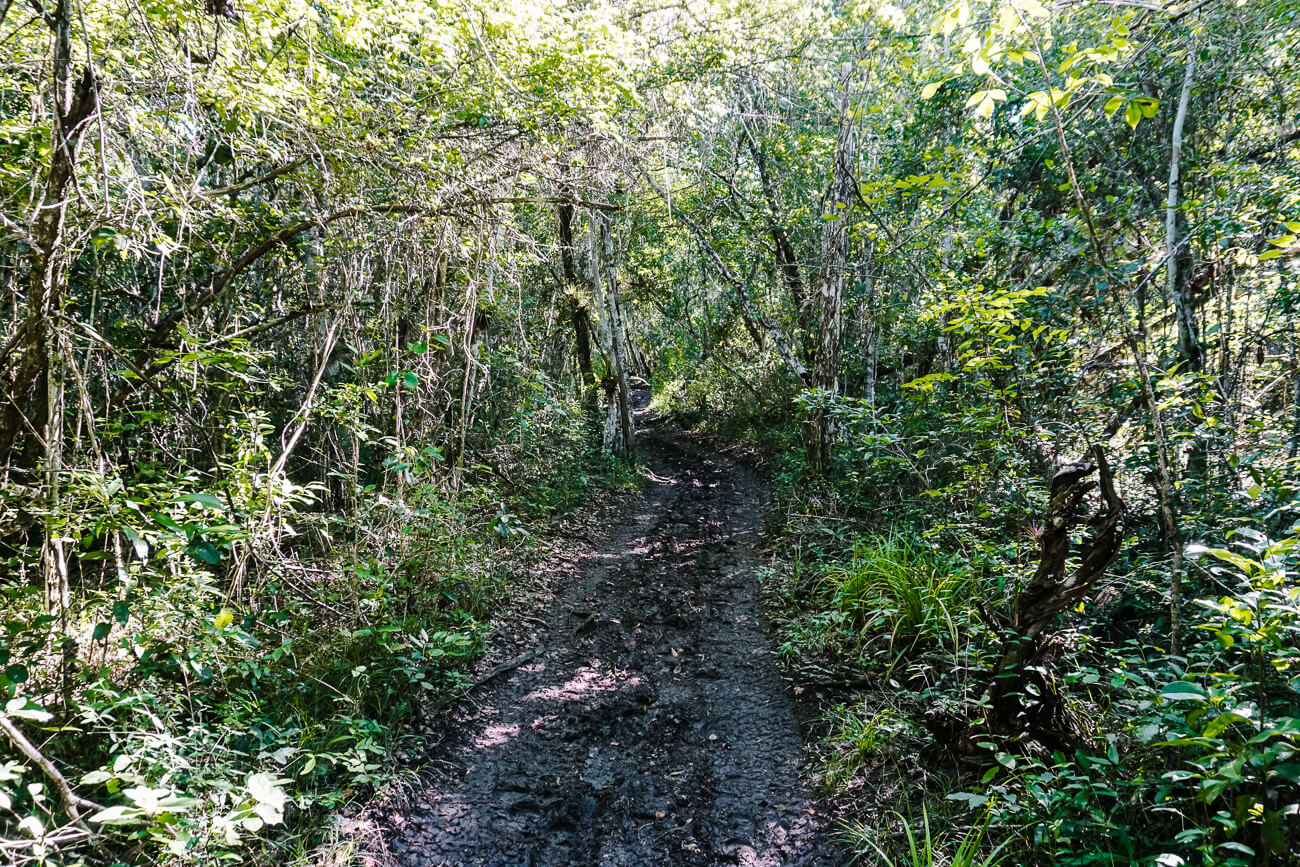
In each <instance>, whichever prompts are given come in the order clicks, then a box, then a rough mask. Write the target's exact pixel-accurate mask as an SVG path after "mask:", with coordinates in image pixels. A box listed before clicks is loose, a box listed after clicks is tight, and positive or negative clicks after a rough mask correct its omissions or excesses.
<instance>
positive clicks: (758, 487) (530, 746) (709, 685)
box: [386, 422, 843, 867]
mask: <svg viewBox="0 0 1300 867" xmlns="http://www.w3.org/2000/svg"><path fill="white" fill-rule="evenodd" d="M639 447H640V449H641V454H642V458H643V461H644V464H645V466H646V469H647V470H648V473H649V476H650V479H651V484H650V485H648V487H647V489H646V491H645V492H644V493H643V495H641V496H639V497H637V498H635V499H634V500H633V501H632V502H631V503H630V504H629V505H628V506H627V507H626V508H625V509H624V510H623V512H622V513H621V515H619V516H618V517H619V520H618V521H616V522H615V525H614V526H613V527H612V528H610V529H608V530H607V531H606V532H605V534H604V536H603V538H600V539H597V540H596V541H595V542H594V543H593V545H592V549H593V550H591V551H590V552H588V553H586V554H585V555H583V556H582V557H581V558H580V560H579V562H578V568H577V570H576V574H575V575H574V576H573V577H572V578H571V579H570V580H569V582H568V586H566V587H564V588H562V589H561V590H560V591H559V592H558V593H557V595H556V596H555V598H554V599H553V600H551V601H550V602H549V603H548V604H547V605H546V606H545V607H544V608H543V610H542V612H540V622H541V623H543V624H544V627H542V628H541V629H540V630H539V634H537V635H536V636H535V637H534V638H533V642H534V646H535V647H536V648H537V649H536V651H535V652H536V655H535V656H531V657H528V658H527V661H526V662H525V663H523V664H518V665H515V666H513V667H511V668H510V669H509V670H508V671H502V672H501V673H500V674H498V675H497V676H495V677H493V678H492V679H491V680H490V681H488V682H487V683H485V684H484V685H483V686H481V687H480V688H479V689H477V690H476V691H474V692H473V693H471V694H470V695H469V696H468V697H467V698H466V699H465V700H463V701H462V702H461V703H460V705H459V706H458V707H457V709H456V710H455V711H453V712H452V714H451V715H450V718H449V719H448V720H447V722H446V726H445V739H444V740H443V742H442V743H441V744H440V745H439V746H438V747H437V749H436V751H435V752H434V754H433V755H430V756H429V757H428V759H429V762H430V768H431V770H430V772H429V774H428V775H427V783H426V786H427V788H426V789H425V790H424V791H422V792H420V793H419V794H417V795H416V796H415V797H414V798H413V799H412V802H411V804H410V805H409V806H408V807H407V808H406V809H405V810H404V811H402V813H401V814H400V815H399V816H396V817H394V819H393V820H392V821H390V823H389V824H388V830H387V834H386V837H387V840H386V842H387V848H388V850H389V851H390V852H391V853H393V855H395V856H396V860H397V862H398V863H399V864H402V865H410V867H424V865H493V867H497V865H500V867H522V865H529V867H552V865H610V867H624V865H627V867H632V865H636V867H643V865H687V867H691V865H715V864H739V865H763V867H767V865H836V864H840V863H842V861H843V859H842V857H841V856H840V855H839V854H838V853H837V852H836V851H835V850H834V849H833V848H832V847H831V845H830V844H829V843H828V842H827V840H826V837H827V829H826V822H825V820H824V818H823V817H821V816H820V815H819V814H818V812H817V810H816V807H815V803H814V800H813V798H812V795H811V793H810V789H809V786H808V784H807V782H806V780H805V779H804V777H803V775H802V774H801V769H802V768H801V766H802V757H803V756H802V740H801V736H800V730H799V726H798V722H797V719H796V716H795V711H794V707H793V705H792V702H791V699H790V697H789V695H788V693H787V689H786V687H785V685H784V684H783V683H782V681H781V678H780V676H779V673H778V670H777V666H776V661H775V657H774V654H773V651H772V647H771V644H770V642H769V640H768V638H767V636H766V635H765V634H764V630H763V620H762V605H761V601H760V598H759V587H758V581H757V580H756V577H755V567H756V566H757V565H758V559H757V556H756V554H755V552H754V544H755V541H756V537H757V534H758V530H759V520H760V506H761V498H762V496H763V493H764V488H763V486H762V484H761V483H760V482H759V480H758V479H757V478H756V477H755V475H754V474H753V473H752V472H751V471H750V470H748V469H747V468H745V467H743V466H742V465H740V464H738V463H737V462H735V461H733V460H731V459H729V458H727V457H725V456H724V455H722V454H719V453H718V452H716V451H713V450H712V449H709V448H707V447H705V446H702V445H700V444H698V443H694V442H692V441H691V440H690V438H689V437H687V436H685V435H683V434H680V433H678V432H675V431H674V430H673V429H671V428H669V427H667V426H663V425H659V424H655V423H653V422H652V423H651V425H650V426H649V427H647V428H645V429H643V430H642V431H641V433H640V435H639ZM517 659H518V657H516V660H515V661H517Z"/></svg>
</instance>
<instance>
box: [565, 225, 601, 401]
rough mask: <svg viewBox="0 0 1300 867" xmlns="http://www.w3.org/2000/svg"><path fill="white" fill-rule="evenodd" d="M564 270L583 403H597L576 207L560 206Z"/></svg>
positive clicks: (589, 320)
mask: <svg viewBox="0 0 1300 867" xmlns="http://www.w3.org/2000/svg"><path fill="white" fill-rule="evenodd" d="M560 267H561V269H562V270H563V272H564V283H565V286H564V294H565V297H566V298H568V307H569V309H568V314H569V321H570V322H571V323H572V324H573V340H574V347H575V350H576V351H577V355H578V376H579V378H580V379H581V383H582V394H583V403H585V404H587V405H588V406H590V407H594V406H595V403H596V374H595V373H594V372H593V369H592V366H591V317H590V316H589V315H588V313H587V305H586V304H585V303H584V302H583V299H582V296H581V295H580V294H579V293H578V287H579V286H580V285H581V282H580V281H579V279H578V268H577V264H576V263H575V261H574V250H573V205H571V204H569V203H567V202H566V203H564V204H562V205H560Z"/></svg>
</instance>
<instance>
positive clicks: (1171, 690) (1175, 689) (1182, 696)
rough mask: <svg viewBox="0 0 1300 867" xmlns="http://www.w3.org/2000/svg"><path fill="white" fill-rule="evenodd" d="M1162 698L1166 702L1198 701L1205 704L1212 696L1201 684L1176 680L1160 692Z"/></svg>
mask: <svg viewBox="0 0 1300 867" xmlns="http://www.w3.org/2000/svg"><path fill="white" fill-rule="evenodd" d="M1160 697H1161V698H1163V699H1165V701H1196V702H1201V703H1205V702H1208V701H1209V700H1210V695H1209V693H1207V692H1206V691H1205V688H1204V687H1202V686H1200V685H1199V684H1195V683H1190V682H1188V681H1185V680H1176V681H1174V682H1173V683H1170V684H1166V685H1165V686H1164V688H1163V689H1161V690H1160Z"/></svg>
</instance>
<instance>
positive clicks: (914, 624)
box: [820, 535, 973, 659]
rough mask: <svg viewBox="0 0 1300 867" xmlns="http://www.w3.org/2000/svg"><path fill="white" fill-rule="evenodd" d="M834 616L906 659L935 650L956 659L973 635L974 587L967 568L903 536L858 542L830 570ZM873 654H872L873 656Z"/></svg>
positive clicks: (828, 590)
mask: <svg viewBox="0 0 1300 867" xmlns="http://www.w3.org/2000/svg"><path fill="white" fill-rule="evenodd" d="M823 574H824V577H823V578H822V581H821V588H820V589H821V592H823V593H825V594H826V595H827V596H828V597H829V599H828V602H829V607H830V609H831V610H832V611H836V612H839V613H840V614H842V615H843V616H844V617H845V618H846V619H847V622H848V624H850V625H851V626H852V627H854V628H856V629H859V630H861V631H862V634H863V635H864V641H866V642H868V643H870V642H872V640H873V638H874V639H876V640H878V641H879V642H880V643H883V645H884V647H883V650H884V652H885V653H886V654H887V655H888V656H892V657H895V658H896V659H901V658H905V657H907V656H909V655H910V654H912V653H914V652H918V651H924V650H928V649H930V648H932V647H937V648H939V649H946V650H947V651H948V652H950V653H952V654H953V655H956V654H957V652H958V643H959V642H960V641H961V636H962V634H963V633H965V632H966V631H967V630H966V629H965V627H966V625H967V620H968V618H969V616H970V611H971V605H970V599H971V595H972V586H973V581H972V579H971V576H970V574H969V572H968V571H966V570H965V567H964V565H963V564H960V563H959V562H957V561H954V560H950V559H944V558H941V557H939V556H938V555H936V553H935V552H934V550H933V549H932V548H928V547H924V546H922V545H921V544H920V543H919V542H918V541H916V540H914V539H909V538H906V537H903V536H898V535H895V536H891V537H867V538H862V539H855V540H854V542H853V545H852V547H851V549H850V550H849V552H848V554H847V556H846V557H845V559H844V560H843V561H841V562H836V563H834V564H833V565H830V566H828V567H826V568H825V570H824V573H823ZM867 652H870V651H869V650H868V651H867Z"/></svg>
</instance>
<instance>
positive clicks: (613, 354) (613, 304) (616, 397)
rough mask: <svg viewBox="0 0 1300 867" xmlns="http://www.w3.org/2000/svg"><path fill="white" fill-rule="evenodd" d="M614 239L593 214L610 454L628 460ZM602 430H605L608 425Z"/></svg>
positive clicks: (630, 439)
mask: <svg viewBox="0 0 1300 867" xmlns="http://www.w3.org/2000/svg"><path fill="white" fill-rule="evenodd" d="M614 261H615V253H614V238H613V234H612V233H611V231H610V226H609V217H608V215H606V214H604V213H603V212H602V213H597V214H593V216H592V230H591V289H592V295H593V296H595V299H596V306H597V307H598V308H599V310H600V321H599V323H598V330H599V333H600V337H601V343H602V344H604V346H605V349H606V353H607V354H606V358H607V360H608V361H609V367H610V372H609V376H610V377H611V378H612V382H610V383H609V384H607V385H606V393H607V394H608V395H609V397H610V403H609V406H610V407H611V408H612V409H611V418H612V417H613V414H615V413H616V415H617V420H618V436H617V437H615V438H614V441H613V443H612V444H611V443H608V442H607V446H610V445H612V451H613V452H614V453H616V454H619V455H621V456H623V457H626V458H628V459H631V458H632V456H633V454H634V452H635V443H634V440H635V437H636V431H635V429H634V426H633V421H632V388H631V384H630V383H629V382H628V374H627V346H626V345H625V342H624V334H625V333H626V332H625V329H624V327H623V320H622V317H621V315H620V309H619V302H618V277H617V275H616V271H615V265H614ZM606 427H607V429H608V427H609V422H607V424H606Z"/></svg>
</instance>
